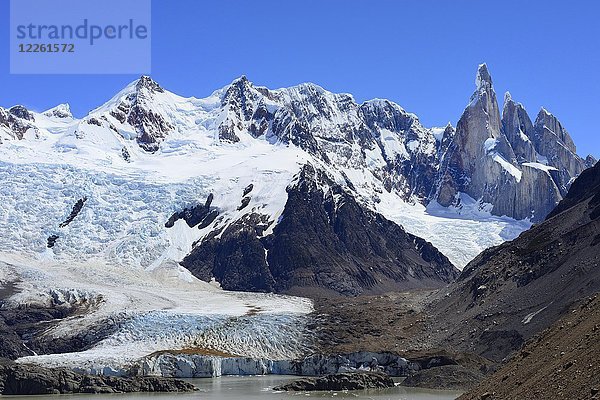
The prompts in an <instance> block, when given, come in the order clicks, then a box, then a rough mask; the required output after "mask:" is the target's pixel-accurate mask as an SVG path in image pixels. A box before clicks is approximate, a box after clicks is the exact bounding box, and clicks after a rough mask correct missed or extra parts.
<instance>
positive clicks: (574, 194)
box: [546, 163, 600, 219]
mask: <svg viewBox="0 0 600 400" xmlns="http://www.w3.org/2000/svg"><path fill="white" fill-rule="evenodd" d="M592 196H594V200H592V201H591V202H590V205H591V206H592V207H593V206H594V205H595V204H598V199H600V163H596V165H595V166H593V167H591V168H589V169H586V170H585V171H583V172H582V173H581V175H580V176H579V177H578V178H577V179H576V180H575V182H573V184H572V185H571V187H570V188H569V192H568V193H567V195H566V196H565V198H564V199H563V200H562V201H561V202H560V204H559V205H558V206H557V207H556V208H555V209H554V210H552V212H551V213H550V214H548V217H547V218H546V219H550V218H552V217H554V216H555V215H558V214H560V213H562V212H564V211H566V210H568V209H570V208H572V207H574V206H576V205H577V204H579V203H581V202H582V201H584V200H586V199H587V198H590V197H592Z"/></svg>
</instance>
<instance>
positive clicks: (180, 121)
mask: <svg viewBox="0 0 600 400" xmlns="http://www.w3.org/2000/svg"><path fill="white" fill-rule="evenodd" d="M478 76H479V78H478V84H477V91H476V93H475V95H474V96H473V98H472V101H471V102H470V103H469V105H468V106H467V108H466V110H465V114H464V115H463V117H462V118H461V120H460V121H459V123H458V125H457V128H454V127H452V126H451V125H448V126H447V127H445V128H441V129H439V128H431V129H430V128H426V127H424V126H422V125H421V123H420V122H419V120H418V118H417V117H416V116H415V115H414V114H411V113H408V112H406V111H405V110H403V109H402V108H401V107H400V106H398V105H397V104H395V103H393V102H390V101H387V100H372V101H367V102H365V103H362V104H358V103H357V102H355V101H354V99H353V98H352V96H350V95H348V94H334V93H330V92H328V91H326V90H324V89H322V88H320V87H318V86H316V85H314V84H302V85H299V86H295V87H291V88H283V89H276V90H271V89H267V88H264V87H260V86H256V85H254V84H252V83H251V82H250V81H248V79H246V78H245V77H241V78H239V79H236V80H235V81H233V82H232V83H231V84H230V85H227V86H226V87H224V88H222V89H220V90H217V91H215V92H214V93H213V94H211V95H210V96H209V97H207V98H204V99H197V98H193V97H192V98H184V97H181V96H178V95H176V94H174V93H171V92H169V91H168V90H165V89H164V88H162V87H161V86H160V85H159V84H158V83H156V82H154V81H153V80H152V79H150V78H149V77H142V78H140V79H138V80H136V81H135V82H132V83H131V84H130V85H128V86H127V87H125V88H124V89H123V90H122V91H121V92H119V93H117V94H116V95H115V96H114V97H113V98H112V99H110V100H109V101H108V102H106V103H105V104H103V105H102V106H100V107H98V108H97V109H95V110H93V111H91V112H90V113H89V114H88V115H87V116H85V117H84V118H81V119H78V118H75V117H74V116H73V115H72V114H71V112H70V109H69V106H68V105H59V106H57V107H55V108H53V109H50V110H47V111H45V112H41V113H38V112H34V111H31V110H27V109H26V108H24V107H22V106H14V107H11V108H9V109H0V181H1V182H2V185H1V186H0V238H1V239H0V244H1V248H2V254H1V257H0V281H1V282H9V281H12V280H15V279H16V280H17V281H18V283H15V285H17V288H18V289H19V292H18V294H15V295H14V296H13V297H11V301H12V302H13V303H14V304H28V305H31V304H37V305H40V304H41V305H43V306H50V307H54V306H56V305H61V306H65V307H83V306H85V307H86V309H87V312H86V313H85V315H84V316H83V317H82V318H80V319H79V318H77V319H76V317H73V318H68V319H65V320H62V321H61V322H60V323H58V324H57V325H56V326H55V327H54V328H52V329H50V330H48V331H45V332H44V338H43V340H44V341H43V344H44V346H46V345H48V343H54V342H53V338H63V339H64V338H65V337H66V338H68V337H70V335H81V334H82V332H84V333H85V332H88V331H89V330H90V329H93V327H96V326H98V325H101V326H110V328H111V330H110V331H109V332H106V335H105V336H102V337H98V338H95V342H93V343H87V342H85V341H84V342H81V341H80V340H79V336H76V340H75V342H77V343H81V344H82V345H83V344H85V346H86V347H82V348H73V349H71V350H70V351H72V352H73V353H66V354H63V355H54V356H40V357H38V358H36V361H39V362H44V363H48V364H51V365H60V364H61V363H62V364H69V363H72V362H73V360H78V361H77V363H78V365H82V364H85V363H87V364H85V365H87V366H86V368H91V367H90V365H92V366H94V368H95V367H96V366H98V365H103V366H107V365H118V364H119V363H123V362H129V361H132V360H135V359H136V358H138V357H140V356H142V355H143V354H148V353H149V352H151V351H158V350H161V349H164V348H171V349H174V348H186V347H189V346H195V345H197V342H198V340H199V339H198V338H199V337H201V338H202V340H201V341H202V343H204V344H206V343H209V344H210V347H211V349H216V350H219V351H223V352H227V353H230V354H238V355H248V356H260V357H262V356H265V355H266V354H268V353H271V355H272V354H275V355H276V356H277V357H281V358H286V357H294V356H297V355H298V354H300V353H301V352H302V351H304V349H306V346H308V344H309V343H308V341H307V339H306V338H305V337H304V336H303V335H305V333H306V332H305V331H304V327H303V324H304V323H305V319H304V317H303V316H304V315H305V314H306V313H308V312H310V311H311V305H310V302H307V301H306V300H305V299H301V298H295V297H287V296H285V297H282V296H275V295H264V294H256V293H233V294H229V293H228V292H224V291H222V290H219V289H214V288H213V285H217V282H219V283H221V284H222V285H223V287H224V288H226V289H237V290H253V291H277V292H286V293H293V294H299V293H312V294H314V293H322V292H323V291H333V292H336V293H341V294H346V295H354V294H359V293H365V292H381V291H386V290H392V289H393V290H398V289H403V288H404V289H405V288H414V287H436V286H441V285H444V284H445V283H446V282H449V281H451V280H452V279H453V278H454V277H455V276H456V275H457V273H458V272H457V270H456V269H455V268H454V266H456V267H458V268H462V267H463V266H464V265H466V263H467V262H468V261H469V260H471V259H472V258H473V257H475V256H476V255H477V254H479V253H480V252H481V251H482V250H484V249H486V248H488V247H490V246H493V245H497V244H500V243H502V242H503V241H506V240H510V239H513V238H515V237H516V236H518V235H519V234H520V233H521V232H522V231H523V230H525V229H527V228H528V227H529V226H530V225H531V221H532V220H537V219H538V218H542V217H543V216H544V214H545V213H546V212H547V208H545V207H549V205H550V203H552V202H554V201H557V200H558V199H560V196H561V195H562V193H563V192H564V189H565V188H566V187H567V186H568V185H569V182H570V179H572V177H574V176H575V175H576V174H578V173H579V171H580V170H581V169H582V168H583V166H584V165H585V163H586V162H587V163H588V164H589V163H591V162H592V161H593V160H592V159H591V158H590V159H589V160H587V161H586V162H584V161H583V160H581V158H579V157H578V156H577V155H576V154H575V151H574V150H575V148H574V146H573V144H572V141H571V140H570V138H569V136H568V133H566V131H565V130H564V128H563V127H562V126H561V125H560V123H559V122H558V121H557V120H556V119H555V118H554V117H552V116H551V115H549V114H547V113H545V112H543V113H542V114H540V116H539V117H538V120H537V121H536V123H535V124H534V123H531V121H529V120H528V118H527V114H526V112H525V111H524V109H523V107H522V106H521V105H519V104H516V103H514V102H512V100H510V98H509V97H507V101H506V104H505V106H504V112H503V116H502V118H500V116H499V110H498V106H497V104H496V99H495V94H494V92H493V88H492V84H491V78H489V74H487V69H486V68H485V67H480V69H479V72H478ZM528 121H529V122H528ZM479 161H480V162H479ZM555 170H556V171H555ZM517 177H520V178H519V179H517ZM514 192H516V193H519V195H518V196H515V197H514V198H512V200H511V201H512V202H511V203H509V204H510V206H507V205H506V204H505V203H503V201H504V197H503V196H507V195H508V194H510V193H514ZM547 193H552V196H550V197H548V196H547ZM532 211H533V212H532ZM532 215H533V217H534V218H533V219H532V220H520V219H521V218H525V217H531V216H532ZM512 217H517V219H515V218H512ZM198 278H200V279H198ZM202 280H204V281H213V282H212V284H210V285H209V284H207V283H206V282H202ZM214 281H216V282H214ZM90 304H93V305H94V307H89V305H90ZM274 304H283V305H284V307H278V306H274ZM87 307H89V308H87ZM215 314H216V315H215ZM290 321H292V322H290ZM190 324H193V325H194V326H195V328H194V329H196V330H194V331H185V334H182V333H181V332H182V329H183V328H182V327H189V325H190ZM292 325H293V326H294V327H295V328H294V329H292V330H289V329H288V328H289V327H290V326H292ZM153 326H158V327H160V329H158V330H157V329H150V327H153ZM186 329H187V328H186ZM252 332H259V333H260V335H258V336H257V335H254V336H252V337H253V338H255V339H252V340H250V341H248V340H245V339H244V340H242V339H240V338H241V336H240V335H242V336H244V337H246V336H248V335H252ZM282 332H284V333H285V335H286V340H284V341H282V340H281V333H282ZM121 341H123V343H126V344H127V346H125V347H123V346H120V347H119V346H117V345H116V344H117V343H121ZM284 342H285V343H284ZM56 343H63V341H57V342H56ZM30 344H32V343H30ZM84 348H85V349H87V350H86V352H85V353H79V352H78V351H80V350H83V349H84ZM19 351H21V352H24V353H23V354H21V355H27V354H30V353H28V352H27V350H26V348H20V350H19ZM60 351H61V352H64V351H66V349H64V348H62V349H60ZM107 354H108V355H107ZM106 357H108V358H110V359H107V358H106ZM111 357H112V358H111ZM85 360H92V361H90V362H88V361H85ZM94 360H96V361H97V363H96V364H94V363H95V362H96V361H94ZM99 360H100V361H99ZM89 363H91V364H90V365H88V364H89Z"/></svg>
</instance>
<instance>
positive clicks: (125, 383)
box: [0, 363, 196, 395]
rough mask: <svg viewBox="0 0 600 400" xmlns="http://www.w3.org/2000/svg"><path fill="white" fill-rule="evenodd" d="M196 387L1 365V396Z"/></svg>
mask: <svg viewBox="0 0 600 400" xmlns="http://www.w3.org/2000/svg"><path fill="white" fill-rule="evenodd" d="M194 390H196V389H195V387H194V386H193V385H192V384H189V383H187V382H184V381H181V380H178V379H166V378H158V377H135V378H120V377H110V376H91V375H81V374H78V373H76V372H73V371H71V370H68V369H64V368H57V369H50V368H43V367H39V366H34V365H26V364H14V363H8V364H4V365H0V394H2V395H38V394H70V393H131V392H191V391H194Z"/></svg>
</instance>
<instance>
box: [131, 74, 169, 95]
mask: <svg viewBox="0 0 600 400" xmlns="http://www.w3.org/2000/svg"><path fill="white" fill-rule="evenodd" d="M135 89H136V90H137V91H139V90H141V89H148V90H149V91H150V92H153V93H155V92H159V93H163V92H164V91H165V90H164V89H163V88H162V87H161V86H160V85H159V84H158V83H156V81H154V80H153V79H152V78H150V77H149V76H148V75H142V76H141V77H140V78H139V79H138V80H137V81H136V83H135Z"/></svg>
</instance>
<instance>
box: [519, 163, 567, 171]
mask: <svg viewBox="0 0 600 400" xmlns="http://www.w3.org/2000/svg"><path fill="white" fill-rule="evenodd" d="M521 165H524V166H526V167H531V168H535V169H539V170H542V171H545V172H550V171H558V170H557V169H556V168H554V167H551V166H549V165H546V164H542V163H535V162H526V163H523V164H521Z"/></svg>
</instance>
